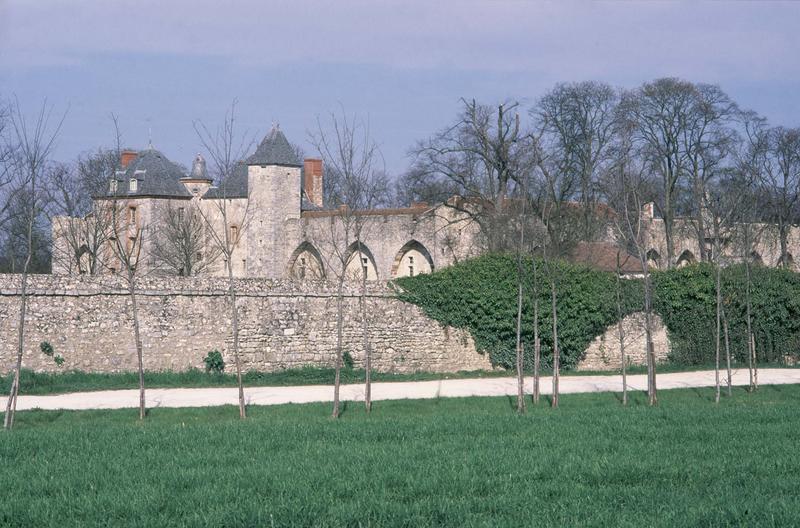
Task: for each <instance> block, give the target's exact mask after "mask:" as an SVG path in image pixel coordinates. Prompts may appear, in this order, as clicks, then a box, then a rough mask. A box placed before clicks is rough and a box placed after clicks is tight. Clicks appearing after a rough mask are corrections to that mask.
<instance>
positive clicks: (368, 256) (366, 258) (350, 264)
mask: <svg viewBox="0 0 800 528" xmlns="http://www.w3.org/2000/svg"><path fill="white" fill-rule="evenodd" d="M348 251H349V253H350V256H349V258H348V259H347V266H346V267H345V277H346V278H347V279H348V280H362V279H363V278H364V274H366V275H367V280H369V281H373V280H378V268H377V267H376V266H375V258H374V257H373V256H372V252H371V251H370V250H369V248H368V247H367V246H366V245H365V244H364V243H363V242H362V243H361V247H360V250H359V245H358V243H357V242H353V243H352V244H350V247H349V248H348Z"/></svg>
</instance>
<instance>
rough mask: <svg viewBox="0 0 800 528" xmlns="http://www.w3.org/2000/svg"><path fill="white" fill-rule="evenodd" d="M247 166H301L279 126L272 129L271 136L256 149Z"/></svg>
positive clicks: (268, 135)
mask: <svg viewBox="0 0 800 528" xmlns="http://www.w3.org/2000/svg"><path fill="white" fill-rule="evenodd" d="M247 164H248V165H283V166H288V167H300V166H301V165H300V160H299V159H297V154H295V152H294V149H293V148H292V145H291V144H290V143H289V141H288V140H287V139H286V136H284V135H283V132H281V130H280V128H278V127H277V126H274V127H272V130H270V131H269V134H267V136H266V137H265V138H264V140H263V141H262V142H261V144H260V145H259V146H258V148H257V149H256V152H255V154H253V155H252V156H250V157H249V158H248V159H247Z"/></svg>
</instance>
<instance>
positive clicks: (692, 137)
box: [679, 84, 739, 261]
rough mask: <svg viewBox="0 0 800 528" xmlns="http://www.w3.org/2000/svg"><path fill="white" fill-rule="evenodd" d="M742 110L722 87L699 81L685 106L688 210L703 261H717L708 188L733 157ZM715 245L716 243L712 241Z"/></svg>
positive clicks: (682, 145) (683, 145)
mask: <svg viewBox="0 0 800 528" xmlns="http://www.w3.org/2000/svg"><path fill="white" fill-rule="evenodd" d="M738 115H739V110H738V108H737V107H736V104H735V103H734V102H733V101H732V100H731V99H730V98H729V97H728V95H727V94H726V93H725V92H723V91H722V90H721V89H720V88H719V87H718V86H715V85H709V84H697V85H695V90H694V91H693V93H692V96H691V104H690V105H689V106H688V108H686V109H685V114H684V123H683V125H682V126H681V127H679V130H680V148H681V150H682V152H683V156H684V159H685V160H686V163H685V167H686V175H687V179H688V182H687V183H688V185H689V186H690V187H691V190H690V191H689V192H688V193H687V194H688V195H689V196H690V199H689V202H690V204H689V206H688V208H687V209H688V210H690V211H691V219H692V221H691V224H692V226H693V227H694V231H695V235H696V237H697V245H698V248H699V250H700V260H702V261H710V260H713V248H709V247H708V239H709V238H713V234H712V233H709V232H708V231H711V230H713V227H712V226H710V225H708V224H709V221H710V220H709V219H708V218H707V214H706V212H707V203H706V201H707V200H706V199H707V189H708V187H709V185H713V183H712V180H714V178H715V177H717V175H718V174H719V172H720V170H723V169H724V168H725V167H724V166H722V164H724V163H725V162H726V160H728V159H729V158H730V154H731V149H732V148H734V143H735V142H736V140H737V136H736V133H735V130H734V128H733V126H732V125H733V124H734V120H735V119H736V118H737V117H738ZM712 244H713V242H712Z"/></svg>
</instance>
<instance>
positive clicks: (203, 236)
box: [150, 201, 220, 277]
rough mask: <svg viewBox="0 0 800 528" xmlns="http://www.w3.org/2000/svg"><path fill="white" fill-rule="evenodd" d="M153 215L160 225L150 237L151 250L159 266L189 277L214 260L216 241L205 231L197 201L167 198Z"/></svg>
mask: <svg viewBox="0 0 800 528" xmlns="http://www.w3.org/2000/svg"><path fill="white" fill-rule="evenodd" d="M156 218H157V220H156V221H157V223H158V226H159V229H158V233H157V234H155V235H154V236H153V238H152V240H150V243H151V248H150V253H151V254H152V256H153V258H154V260H155V263H156V266H157V267H158V269H160V270H164V271H166V272H168V273H172V274H175V275H180V276H187V277H189V276H192V275H198V274H200V273H203V272H204V271H206V270H208V269H209V267H210V266H212V265H213V264H215V263H216V260H217V258H218V257H219V254H220V249H219V245H218V244H214V243H213V238H212V236H210V235H209V234H208V229H207V227H206V223H205V222H204V221H203V217H202V214H201V212H200V208H199V207H198V206H197V204H196V203H194V202H192V201H186V202H180V203H178V204H175V203H172V201H169V202H167V203H165V204H162V205H161V207H159V208H158V210H157V212H156Z"/></svg>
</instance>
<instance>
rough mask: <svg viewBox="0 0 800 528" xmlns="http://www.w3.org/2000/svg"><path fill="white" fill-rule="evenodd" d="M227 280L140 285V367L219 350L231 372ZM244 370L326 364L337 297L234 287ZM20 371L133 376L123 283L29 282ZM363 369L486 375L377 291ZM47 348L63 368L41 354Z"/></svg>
mask: <svg viewBox="0 0 800 528" xmlns="http://www.w3.org/2000/svg"><path fill="white" fill-rule="evenodd" d="M226 286H227V281H225V280H223V279H220V278H214V277H208V278H175V277H172V278H159V277H145V278H141V279H140V280H139V291H140V294H139V306H140V313H141V316H140V320H141V328H142V336H143V339H142V341H143V347H144V362H145V368H146V369H147V370H163V369H173V370H183V369H187V368H190V367H198V368H201V367H202V366H203V363H202V359H203V357H204V356H205V355H206V354H207V353H208V352H209V351H210V350H212V349H214V348H217V349H219V350H220V351H221V352H222V353H223V356H224V357H225V361H226V363H227V364H228V365H230V366H231V367H232V357H230V353H231V340H230V328H231V325H230V317H229V315H230V310H229V308H228V299H227V297H226ZM19 287H20V277H19V276H12V275H0V336H2V339H1V340H0V371H2V372H4V373H5V372H8V371H9V370H10V369H11V368H12V367H13V363H14V351H15V343H16V335H17V330H16V328H17V322H18V317H19V315H18V314H19V295H18V292H19ZM236 289H237V292H238V296H239V300H238V303H237V304H238V307H239V313H240V344H241V351H242V361H243V368H244V369H245V370H248V369H257V370H262V371H273V370H279V369H283V368H287V367H300V366H304V365H332V364H333V360H334V357H335V345H336V289H335V285H332V284H330V283H325V282H304V283H300V282H291V281H279V280H268V279H237V280H236ZM345 289H346V291H345V300H344V314H345V317H344V343H345V347H346V348H347V349H348V350H349V351H350V353H351V354H352V356H353V357H354V359H355V362H356V364H357V365H360V364H361V363H362V362H363V349H362V345H361V343H362V339H361V335H362V334H361V321H360V317H359V313H360V312H359V307H358V288H357V285H346V286H345ZM29 292H30V294H31V295H30V298H29V308H28V318H27V326H26V336H25V343H24V350H25V353H24V358H23V366H24V368H31V369H36V370H46V371H55V370H66V369H79V370H84V371H97V372H118V371H128V370H135V369H136V352H135V347H134V343H133V327H132V319H131V310H130V299H129V297H128V295H127V289H126V284H125V282H124V280H122V278H121V277H117V276H102V277H81V276H51V275H40V276H31V277H30V279H29ZM366 302H367V313H368V314H369V318H370V328H371V332H372V335H371V341H372V346H373V364H374V366H375V368H376V369H377V370H380V371H393V372H412V371H435V372H451V371H458V370H476V369H490V368H491V365H490V363H489V360H488V357H486V356H485V355H482V354H478V353H477V352H476V351H475V345H474V342H473V340H472V338H471V337H470V335H469V333H468V332H466V331H463V330H457V329H453V328H446V327H443V326H441V325H440V324H439V323H437V322H435V321H433V320H431V319H429V318H427V317H426V316H425V315H424V314H423V313H422V311H421V310H420V309H419V308H418V307H416V306H414V305H411V304H407V303H404V302H401V301H399V300H397V299H395V298H394V295H393V292H392V291H391V290H390V289H389V288H388V287H386V286H383V285H380V284H377V283H376V284H370V285H369V286H368V294H367V300H366ZM42 341H49V342H50V343H51V344H52V345H53V347H54V348H55V351H56V353H59V354H61V355H62V356H63V357H64V359H65V363H64V365H63V366H62V367H60V368H59V367H57V366H56V365H55V364H54V362H53V360H52V359H51V358H48V357H46V356H44V354H42V353H41V352H40V350H39V343H40V342H42Z"/></svg>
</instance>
